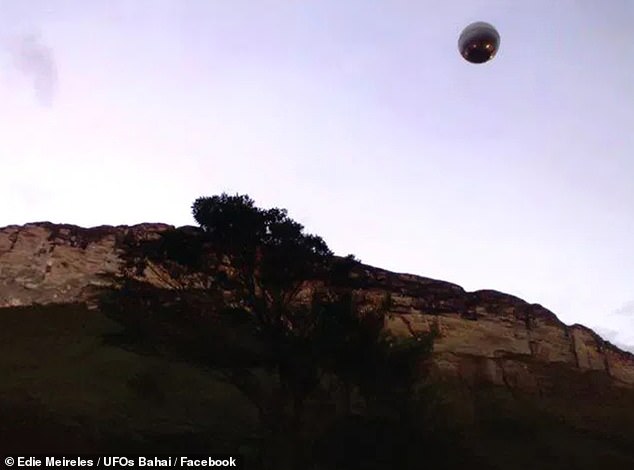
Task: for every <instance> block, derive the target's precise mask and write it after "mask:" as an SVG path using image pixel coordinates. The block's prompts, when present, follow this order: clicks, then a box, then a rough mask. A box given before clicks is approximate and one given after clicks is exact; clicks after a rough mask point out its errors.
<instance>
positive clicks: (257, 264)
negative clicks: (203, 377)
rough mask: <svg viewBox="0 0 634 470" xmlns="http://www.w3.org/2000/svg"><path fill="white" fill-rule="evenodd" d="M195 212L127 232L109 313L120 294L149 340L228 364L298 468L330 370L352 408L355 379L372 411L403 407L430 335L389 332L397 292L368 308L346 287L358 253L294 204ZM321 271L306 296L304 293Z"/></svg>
mask: <svg viewBox="0 0 634 470" xmlns="http://www.w3.org/2000/svg"><path fill="white" fill-rule="evenodd" d="M192 211H193V215H194V218H195V220H196V222H197V223H198V224H199V225H200V227H181V228H179V229H174V230H167V231H164V232H162V233H160V234H158V235H157V236H155V237H153V238H150V239H139V238H138V237H137V236H136V235H134V234H130V236H129V237H128V238H127V239H126V240H124V245H125V250H124V252H123V253H122V257H123V258H124V264H123V266H122V271H121V274H122V277H121V279H120V281H121V282H120V285H121V289H120V290H119V292H118V300H117V301H115V302H110V310H111V311H113V310H117V306H116V304H117V302H119V305H121V302H124V303H126V305H127V306H128V307H127V308H125V309H121V308H119V314H118V319H119V321H121V322H124V323H126V322H127V324H128V325H129V326H130V325H131V326H132V327H133V330H134V331H135V332H136V333H135V334H137V336H138V337H141V336H144V337H145V338H147V339H148V341H149V342H150V343H151V342H152V339H151V338H150V337H154V338H155V339H156V338H165V339H164V340H162V341H161V347H164V348H167V349H170V348H171V350H175V351H177V352H178V354H180V355H181V356H182V357H183V358H188V359H190V360H195V361H197V362H199V363H201V364H204V365H206V366H207V367H211V368H214V369H216V370H220V371H221V372H222V373H223V374H224V376H225V377H226V378H227V379H228V380H229V381H230V382H231V383H233V384H234V385H235V386H237V387H238V388H239V389H240V390H241V391H242V392H243V393H244V394H245V396H246V397H248V398H249V399H250V400H251V401H252V402H253V403H254V405H255V406H256V407H257V408H258V410H259V412H260V417H261V421H262V423H263V424H264V425H265V426H266V427H267V428H268V430H269V431H270V432H271V433H272V435H273V436H274V437H275V439H278V440H281V441H282V447H284V446H285V447H284V448H285V449H286V452H288V453H292V452H295V453H296V455H295V456H294V459H292V460H293V463H292V464H293V466H295V467H300V466H301V461H302V459H303V458H306V452H307V445H308V441H306V442H304V441H302V429H303V422H302V416H303V414H304V408H305V402H306V399H307V398H308V397H309V396H310V394H311V393H312V392H313V391H315V390H316V389H317V388H318V387H319V385H320V381H321V380H322V379H323V377H324V374H330V375H332V376H335V377H337V378H339V380H340V381H341V383H342V384H343V388H344V390H345V392H344V397H345V402H346V405H345V407H344V411H345V413H346V414H349V413H350V404H349V402H350V396H351V393H352V391H353V389H355V390H358V391H359V393H360V394H361V395H362V396H363V398H364V400H365V403H366V408H367V410H366V412H367V413H371V414H375V415H376V414H380V413H379V411H378V410H379V409H383V410H384V411H385V410H388V414H389V413H391V414H392V415H394V414H395V413H396V415H398V417H403V416H405V414H406V412H407V410H406V409H405V408H403V407H400V408H399V406H401V405H404V404H405V403H407V395H408V394H409V393H410V392H411V390H412V387H413V384H414V383H415V381H416V380H415V379H416V374H417V373H419V372H420V370H419V365H420V364H421V361H422V359H423V357H424V355H425V354H426V353H428V352H429V350H430V348H429V345H430V344H431V342H430V337H429V336H425V335H424V334H414V333H412V338H411V339H397V338H395V337H393V336H391V335H389V334H386V333H385V331H384V330H385V328H384V327H385V319H386V315H388V314H389V310H390V299H389V298H386V299H385V302H383V303H382V304H381V305H379V306H378V307H376V308H371V309H363V308H362V305H361V303H360V302H359V299H357V298H356V297H355V296H353V295H352V293H350V292H349V291H347V292H346V290H345V288H342V289H339V287H341V286H345V283H346V280H347V279H348V278H349V275H350V272H351V271H352V270H353V269H354V268H355V267H356V266H358V265H359V263H360V262H359V260H357V259H356V258H355V257H354V255H348V256H347V257H345V258H338V257H334V256H333V253H332V252H331V251H330V250H329V248H328V246H327V245H326V243H325V242H324V241H323V240H322V239H321V238H320V237H318V236H316V235H310V234H305V233H304V232H303V230H304V227H303V226H302V225H301V224H299V223H297V222H295V221H294V220H292V219H290V218H289V217H288V215H287V212H286V210H284V209H277V208H274V209H268V210H264V209H260V208H257V207H256V206H255V204H254V201H253V200H252V199H251V198H249V197H248V196H246V195H235V196H229V195H227V194H225V193H223V194H221V195H219V196H213V197H203V198H199V199H197V200H196V201H195V202H194V204H193V206H192ZM142 274H146V275H150V276H153V277H154V278H155V279H157V280H159V281H160V282H162V283H163V284H164V285H165V286H166V287H168V288H169V289H170V290H169V291H168V293H166V294H165V296H166V297H169V298H170V300H169V301H165V300H163V299H162V300H161V301H160V302H158V301H153V299H152V296H153V295H156V294H152V293H151V292H150V291H148V293H147V294H143V292H144V288H143V287H142V286H141V285H140V284H138V282H137V281H135V277H138V276H141V275H142ZM311 281H312V283H313V285H312V289H311V290H312V298H311V301H310V302H308V303H307V302H306V298H304V299H300V298H299V296H300V294H302V293H303V292H304V293H307V292H308V291H305V290H304V288H305V287H307V286H308V283H309V282H311ZM319 283H321V285H322V286H323V288H322V289H321V290H320V289H319V288H318V287H316V286H317V285H318V284H319ZM154 300H157V299H154ZM130 310H133V311H134V312H135V314H134V315H132V316H130V315H129V312H130ZM142 332H143V333H142ZM249 338H251V339H252V340H253V341H252V340H251V339H249ZM153 347H155V348H156V347H157V346H156V344H155V345H154V346H153ZM254 367H265V368H267V369H268V370H270V371H272V372H274V373H275V377H276V378H277V380H278V381H279V386H280V388H279V393H271V391H270V390H267V389H266V387H264V386H263V384H262V383H261V381H260V380H258V376H257V374H256V373H255V372H254V370H253V368H254ZM284 441H285V442H284ZM267 445H268V444H267Z"/></svg>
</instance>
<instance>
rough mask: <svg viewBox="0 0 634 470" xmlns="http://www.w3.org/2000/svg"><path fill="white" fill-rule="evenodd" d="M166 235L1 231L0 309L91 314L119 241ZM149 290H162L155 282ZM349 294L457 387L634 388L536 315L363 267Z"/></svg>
mask: <svg viewBox="0 0 634 470" xmlns="http://www.w3.org/2000/svg"><path fill="white" fill-rule="evenodd" d="M171 228H173V227H172V226H170V225H166V224H160V223H156V224H140V225H135V226H117V227H112V226H101V227H94V228H81V227H77V226H73V225H59V224H51V223H48V222H39V223H31V224H26V225H24V226H14V225H12V226H8V227H4V228H0V308H1V307H9V306H19V305H31V304H48V303H69V302H78V301H80V302H87V303H88V305H89V306H92V308H96V303H94V302H92V301H93V300H94V288H95V287H103V286H104V285H107V281H105V280H104V275H108V274H114V273H116V272H117V271H118V268H119V264H120V258H119V255H120V253H121V250H122V241H123V240H124V239H125V237H127V236H133V237H139V238H147V237H153V236H156V235H157V234H158V233H159V232H161V231H164V230H168V229H171ZM146 281H147V282H151V283H154V284H159V281H158V279H156V278H152V277H151V276H148V277H147V278H146ZM350 287H351V288H352V289H355V290H358V291H362V292H363V293H364V294H365V295H366V296H367V297H368V298H369V299H375V300H376V301H377V302H378V301H379V300H380V299H381V298H383V296H384V294H385V293H386V292H389V293H391V294H392V298H393V301H394V305H393V313H394V314H395V315H393V316H392V317H391V320H390V322H389V324H388V328H390V329H391V330H392V331H395V332H400V333H403V334H407V332H408V329H409V328H412V329H415V330H424V329H428V328H430V326H432V325H436V326H437V327H438V330H439V332H440V337H439V339H438V340H437V342H436V344H435V359H436V364H437V366H438V370H440V371H442V372H443V373H444V374H446V375H449V376H453V377H456V378H458V379H460V380H463V381H466V382H474V381H484V382H488V383H493V384H498V385H505V386H507V387H509V388H511V389H516V388H518V389H522V390H525V391H532V392H535V393H540V394H541V393H542V392H544V391H545V390H547V389H548V388H549V387H550V386H551V384H552V382H553V374H554V372H553V371H554V370H558V371H565V372H566V373H576V374H580V375H581V376H582V377H583V376H584V374H585V375H586V376H587V377H589V378H590V377H591V378H592V379H593V380H594V381H596V379H597V378H598V379H599V381H600V382H601V383H603V384H605V383H611V384H612V385H614V386H616V387H620V388H634V355H632V354H630V353H627V352H624V351H622V350H620V349H618V348H617V347H615V346H614V345H612V344H610V343H608V342H606V341H604V340H603V339H601V338H600V337H599V336H598V335H597V334H596V333H594V332H593V331H592V330H590V329H589V328H586V327H584V326H581V325H572V326H568V325H565V324H564V323H562V322H561V321H559V319H558V318H557V317H556V316H555V314H553V313H552V312H550V311H548V310H547V309H545V308H543V307H542V306H540V305H537V304H529V303H527V302H524V301H523V300H521V299H518V298H516V297H513V296H511V295H506V294H503V293H500V292H496V291H491V290H485V291H477V292H465V290H464V289H462V288H461V287H459V286H457V285H454V284H451V283H448V282H443V281H437V280H432V279H428V278H424V277H420V276H414V275H410V274H397V273H392V272H389V271H385V270H382V269H378V268H374V267H371V266H366V265H361V266H360V267H359V268H358V269H357V270H356V271H355V272H354V273H353V277H352V279H350ZM0 314H1V312H0ZM558 373H559V372H558Z"/></svg>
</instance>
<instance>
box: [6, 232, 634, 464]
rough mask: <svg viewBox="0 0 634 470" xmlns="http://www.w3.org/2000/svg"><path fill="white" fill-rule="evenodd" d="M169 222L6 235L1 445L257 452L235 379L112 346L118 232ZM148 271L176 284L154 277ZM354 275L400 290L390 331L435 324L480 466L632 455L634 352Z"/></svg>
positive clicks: (454, 295) (544, 322) (434, 285)
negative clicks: (106, 303) (103, 303)
mask: <svg viewBox="0 0 634 470" xmlns="http://www.w3.org/2000/svg"><path fill="white" fill-rule="evenodd" d="M171 228H173V227H171V226H169V225H165V224H141V225H136V226H132V227H127V226H119V227H110V226H103V227H95V228H81V227H76V226H71V225H56V224H51V223H46V222H42V223H34V224H27V225H25V226H9V227H4V228H1V229H0V344H1V346H0V352H1V354H0V377H1V378H0V418H2V419H1V420H0V421H1V422H2V423H3V425H2V427H1V428H0V447H1V449H0V450H2V451H4V452H7V451H17V450H24V451H34V450H37V451H46V450H60V451H68V452H71V451H76V450H77V449H79V448H81V449H82V450H84V451H89V450H92V449H108V450H113V449H117V450H119V449H129V450H135V451H138V450H150V451H151V450H154V449H159V448H160V449H168V448H169V449H173V450H189V451H195V450H199V449H202V448H204V449H208V448H209V446H210V445H211V444H210V443H212V442H213V443H214V444H213V446H212V447H214V448H216V449H218V450H219V451H228V450H235V449H238V448H241V449H243V450H244V452H246V453H248V447H249V444H248V442H249V439H251V438H252V436H253V435H255V434H254V433H256V427H257V423H256V415H255V411H254V409H253V407H252V406H251V404H250V403H248V401H246V400H245V399H244V398H243V397H241V396H240V394H239V393H237V391H236V390H235V389H232V388H231V386H230V385H228V384H226V383H223V382H222V381H221V380H219V379H218V377H215V376H214V374H213V372H209V371H206V370H204V369H202V368H200V367H199V366H197V365H194V364H188V363H186V362H182V361H179V360H177V359H175V358H170V357H158V356H157V357H155V356H152V355H147V354H143V353H141V352H139V351H134V350H129V349H124V348H122V347H120V346H118V345H116V344H112V343H108V342H107V341H104V338H105V337H107V335H108V334H112V333H116V332H117V331H119V330H120V326H119V325H118V324H117V323H116V322H114V321H113V320H112V319H111V318H110V317H109V315H108V312H104V311H101V310H100V304H99V303H98V302H97V300H96V298H97V293H98V292H102V291H103V289H106V290H107V289H108V286H109V281H108V276H109V275H114V274H116V273H117V271H118V267H119V263H120V254H121V250H122V249H124V245H123V241H124V240H125V239H126V237H130V236H132V237H135V238H151V237H154V236H156V235H157V234H158V233H160V232H163V231H165V230H170V229H171ZM140 280H141V281H143V282H144V283H146V285H147V286H148V288H149V289H155V290H156V292H157V295H159V293H161V292H169V286H167V285H165V282H164V280H161V279H159V277H157V276H156V275H153V274H152V273H151V272H149V271H146V275H145V276H143V277H142V278H140ZM346 282H347V288H349V289H350V290H353V291H355V292H362V293H363V294H364V296H365V298H366V299H367V302H368V303H370V304H372V303H378V302H379V301H380V299H381V298H382V297H383V296H384V294H385V293H390V294H391V295H392V298H393V301H394V303H393V307H392V309H393V311H392V313H394V316H393V317H392V319H391V320H390V321H389V322H388V324H387V325H386V327H387V328H388V329H389V330H391V331H394V332H396V333H398V334H402V335H407V334H408V331H409V330H410V329H412V330H419V331H420V330H428V329H430V328H431V327H432V326H435V327H436V328H437V330H438V331H439V337H438V339H437V340H436V342H435V345H434V353H433V354H434V356H433V358H434V364H435V368H434V370H435V377H436V378H437V379H438V381H439V383H442V384H443V385H442V387H443V388H442V390H443V392H442V393H441V395H442V396H443V402H444V403H445V405H446V406H445V409H446V411H447V416H449V417H450V418H447V419H448V420H449V421H451V423H452V424H451V426H450V427H451V428H452V429H455V428H456V426H457V427H458V428H459V429H460V431H459V434H460V435H461V436H463V438H464V440H465V442H466V444H465V446H466V447H465V449H468V451H467V450H465V451H464V452H465V455H468V457H465V458H468V459H471V460H469V462H477V465H480V467H474V468H509V466H511V468H534V466H535V465H540V466H541V467H545V468H595V467H596V465H598V464H600V465H601V466H602V468H627V467H629V466H631V465H632V464H634V451H632V450H631V449H634V435H633V434H632V431H631V430H632V429H634V406H632V405H633V404H634V355H632V354H630V353H627V352H624V351H621V350H620V349H618V348H617V347H615V346H613V345H612V344H610V343H609V342H606V341H604V340H603V339H602V338H600V337H599V336H598V335H597V334H596V333H594V332H593V331H592V330H590V329H588V328H586V327H584V326H581V325H572V326H568V325H565V324H563V323H562V322H561V321H559V320H558V318H557V317H556V315H555V314H553V313H552V312H550V311H548V310H546V309H545V308H543V307H541V306H540V305H536V304H529V303H527V302H524V301H523V300H521V299H518V298H516V297H513V296H510V295H506V294H503V293H500V292H496V291H488V290H487V291H477V292H466V291H464V289H462V288H461V287H459V286H457V285H454V284H451V283H448V282H443V281H437V280H432V279H427V278H423V277H420V276H414V275H410V274H397V273H392V272H388V271H385V270H382V269H379V268H375V267H371V266H367V265H359V266H357V267H356V268H355V270H354V271H353V273H352V275H351V276H350V278H349V279H348V280H347V281H346ZM313 287H314V286H307V287H306V289H305V290H306V292H305V294H306V295H308V293H309V291H310V290H311V289H312V288H313ZM161 295H162V294H161ZM219 423H222V424H221V425H220V424H219ZM250 436H251V437H250ZM474 465H475V464H474Z"/></svg>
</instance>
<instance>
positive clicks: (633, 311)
mask: <svg viewBox="0 0 634 470" xmlns="http://www.w3.org/2000/svg"><path fill="white" fill-rule="evenodd" d="M612 315H619V316H623V317H629V316H632V317H634V300H630V301H629V302H627V303H625V304H624V305H622V306H621V307H619V308H617V309H616V310H615V311H614V312H612Z"/></svg>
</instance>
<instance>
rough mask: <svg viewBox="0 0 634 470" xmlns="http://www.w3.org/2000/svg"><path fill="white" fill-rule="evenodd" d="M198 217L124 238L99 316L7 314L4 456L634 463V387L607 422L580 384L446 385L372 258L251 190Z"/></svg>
mask: <svg viewBox="0 0 634 470" xmlns="http://www.w3.org/2000/svg"><path fill="white" fill-rule="evenodd" d="M193 212H194V217H195V219H196V221H197V222H198V224H199V225H200V227H182V228H180V229H175V230H169V231H166V232H164V233H163V234H162V235H160V236H158V237H157V238H155V239H149V240H148V239H140V238H138V237H137V236H135V235H131V236H130V237H129V238H128V239H126V240H122V243H123V246H122V247H123V248H124V259H125V264H124V267H123V269H122V271H121V273H119V275H117V276H115V278H114V280H115V281H116V286H117V287H116V288H115V289H109V290H107V291H104V292H103V294H102V296H101V305H100V308H99V310H95V311H88V310H87V309H86V307H85V306H84V305H51V306H31V307H15V308H6V309H3V310H2V312H1V316H0V317H1V318H0V321H1V326H0V451H2V452H9V451H10V452H50V451H59V452H90V451H106V452H176V451H180V452H206V453H207V452H223V453H227V452H240V453H241V454H242V455H244V456H245V457H246V458H247V463H248V467H247V468H253V469H265V468H279V469H295V468H306V469H311V468H312V469H355V468H358V469H384V468H385V469H387V468H390V469H391V468H405V469H407V468H412V469H413V468H424V467H430V468H446V469H451V468H456V469H457V468H467V467H468V468H474V469H476V468H482V469H502V468H504V469H506V468H514V469H524V468H526V469H528V468H536V467H539V468H546V469H555V468H579V469H581V468H597V467H598V468H615V469H617V468H631V467H632V464H633V463H634V457H633V452H632V451H631V449H632V448H633V446H634V439H632V438H628V437H627V436H626V437H625V438H624V437H623V433H621V434H619V433H618V432H617V431H614V432H612V431H610V429H612V428H610V427H609V426H607V425H606V426H603V425H602V424H601V423H606V422H612V421H614V420H617V421H618V419H621V420H622V423H623V424H622V425H621V426H620V427H618V429H617V428H615V429H617V430H619V429H623V426H627V423H628V422H629V423H632V422H634V420H632V419H631V418H632V414H634V413H632V414H630V415H628V416H623V413H622V410H624V409H627V407H628V403H630V402H631V395H627V394H624V395H623V396H622V397H621V398H619V399H617V398H615V397H607V396H606V397H602V399H605V400H606V403H613V404H614V408H613V409H610V408H609V407H607V406H606V407H604V408H600V409H603V410H605V414H604V416H603V415H601V413H598V414H597V413H594V412H588V413H585V412H584V411H583V410H580V409H579V404H580V403H582V401H577V402H576V403H570V400H568V397H569V396H570V393H568V392H566V391H565V390H564V393H562V394H560V395H561V396H564V399H562V400H559V401H558V400H557V399H551V398H548V397H543V396H540V397H535V396H521V395H518V394H517V393H513V394H511V393H509V392H508V391H507V390H505V389H502V388H495V387H490V386H486V385H478V386H475V385H473V384H472V385H470V386H468V387H467V386H465V385H464V384H458V383H448V382H440V381H433V380H431V375H430V368H429V367H430V361H429V358H430V355H431V351H432V348H433V340H434V337H435V332H433V331H432V332H430V333H426V334H423V333H415V332H411V335H410V336H409V337H405V338H403V337H399V338H397V337H393V336H391V335H389V334H387V333H386V332H385V331H384V328H383V326H384V322H385V319H386V316H387V315H389V314H390V313H389V312H390V301H391V299H390V298H389V297H386V298H384V299H383V302H381V303H380V304H379V305H376V303H373V302H370V301H369V299H367V298H365V297H364V294H363V292H362V290H358V291H356V290H350V288H346V285H348V286H349V283H348V284H346V280H347V279H348V277H349V276H350V274H351V273H352V272H353V271H354V269H355V267H356V266H357V265H358V264H359V261H358V260H357V259H356V258H355V257H354V256H352V255H349V256H348V257H345V258H341V257H336V256H334V255H333V254H332V252H331V251H330V250H329V249H328V247H327V245H326V243H325V242H324V241H323V240H322V239H321V238H320V237H317V236H314V235H308V234H305V233H304V232H303V227H302V226H301V225H300V224H298V223H297V222H295V221H293V220H292V219H290V218H289V217H288V216H287V214H286V211H284V210H280V209H270V210H262V209H259V208H257V207H255V205H254V203H253V201H252V200H251V199H250V198H248V197H247V196H228V195H226V194H223V195H220V196H215V197H212V198H201V199H198V200H197V201H196V202H195V203H194V205H193ZM144 272H145V273H146V274H148V275H151V276H154V277H155V278H156V279H159V280H161V281H162V282H163V283H164V284H165V286H166V288H159V287H156V286H152V285H149V284H146V283H141V282H139V281H138V280H137V279H136V276H137V275H139V274H142V273H144ZM561 376H562V377H563V378H564V380H563V381H565V382H566V383H570V384H572V383H573V382H574V380H575V378H574V377H567V376H566V374H565V372H564V371H562V374H561ZM553 396H556V393H555V394H554V395H553ZM628 400H629V401H628ZM583 403H586V404H588V403H592V400H591V399H590V400H589V401H585V402H583ZM593 409H594V408H593ZM591 417H595V418H596V422H591V423H590V424H588V423H589V420H590V419H591Z"/></svg>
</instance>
